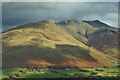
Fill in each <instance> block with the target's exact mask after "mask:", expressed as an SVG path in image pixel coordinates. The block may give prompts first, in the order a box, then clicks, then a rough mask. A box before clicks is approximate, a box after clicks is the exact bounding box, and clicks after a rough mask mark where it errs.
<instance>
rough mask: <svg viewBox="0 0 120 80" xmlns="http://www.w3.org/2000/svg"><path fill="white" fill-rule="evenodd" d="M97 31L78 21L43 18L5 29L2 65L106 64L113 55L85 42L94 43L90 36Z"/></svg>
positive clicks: (85, 65)
mask: <svg viewBox="0 0 120 80" xmlns="http://www.w3.org/2000/svg"><path fill="white" fill-rule="evenodd" d="M99 30H101V29H99V28H96V27H93V26H91V25H89V24H87V23H85V22H82V21H79V20H65V21H60V22H56V23H54V22H52V21H49V20H45V21H40V22H33V23H28V24H24V25H21V26H18V27H16V28H13V29H10V30H7V31H5V32H3V33H2V44H3V48H2V52H3V56H2V57H3V68H9V67H18V66H23V65H30V66H40V65H42V66H48V65H53V66H58V65H61V66H78V67H90V66H92V67H100V66H103V65H106V66H109V65H108V64H106V63H107V62H110V61H114V60H116V59H115V58H112V57H111V56H109V55H107V54H104V53H102V52H100V51H98V50H96V49H95V48H92V47H90V46H88V45H89V44H90V45H92V43H89V42H91V41H93V42H95V41H94V40H93V39H94V37H96V36H97V34H98V31H99ZM93 34H95V35H93ZM92 37H93V38H92ZM96 38H97V37H96Z"/></svg>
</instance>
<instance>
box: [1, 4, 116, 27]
mask: <svg viewBox="0 0 120 80" xmlns="http://www.w3.org/2000/svg"><path fill="white" fill-rule="evenodd" d="M69 19H78V20H81V21H82V20H87V21H88V20H100V21H102V22H105V23H107V24H109V25H111V26H115V27H117V26H118V3H117V2H3V4H2V21H3V28H4V27H13V26H17V25H21V24H25V23H29V22H36V21H42V20H52V21H61V20H69Z"/></svg>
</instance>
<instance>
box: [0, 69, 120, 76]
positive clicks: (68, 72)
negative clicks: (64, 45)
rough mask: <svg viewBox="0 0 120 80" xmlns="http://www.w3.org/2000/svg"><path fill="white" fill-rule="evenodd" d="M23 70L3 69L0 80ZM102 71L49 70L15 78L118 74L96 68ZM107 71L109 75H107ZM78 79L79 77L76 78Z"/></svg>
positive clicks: (23, 74)
mask: <svg viewBox="0 0 120 80" xmlns="http://www.w3.org/2000/svg"><path fill="white" fill-rule="evenodd" d="M21 69H24V68H23V67H20V68H9V69H3V75H2V78H6V77H7V74H8V73H15V72H18V71H19V70H21ZM97 69H100V70H103V71H96V70H95V69H93V68H81V69H73V70H72V69H71V70H66V69H64V70H61V69H50V70H49V71H41V72H37V71H32V72H30V71H27V72H26V73H22V74H21V77H17V78H70V77H75V74H80V73H82V74H84V75H85V76H91V73H93V72H94V73H98V74H96V75H92V76H99V74H101V76H103V77H106V76H117V75H118V73H111V72H113V71H118V68H97ZM80 70H87V72H83V71H80ZM51 71H56V72H57V73H54V72H51ZM108 71H109V72H110V73H108ZM78 77H79V76H78Z"/></svg>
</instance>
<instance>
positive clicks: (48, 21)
mask: <svg viewBox="0 0 120 80" xmlns="http://www.w3.org/2000/svg"><path fill="white" fill-rule="evenodd" d="M42 22H46V23H54V22H52V21H50V20H44V21H42Z"/></svg>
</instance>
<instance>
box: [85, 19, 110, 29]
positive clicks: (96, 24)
mask: <svg viewBox="0 0 120 80" xmlns="http://www.w3.org/2000/svg"><path fill="white" fill-rule="evenodd" d="M83 22H86V23H88V24H90V25H91V26H93V27H96V28H100V27H105V28H107V27H111V26H109V25H107V24H105V23H103V22H101V21H99V20H94V21H83Z"/></svg>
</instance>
